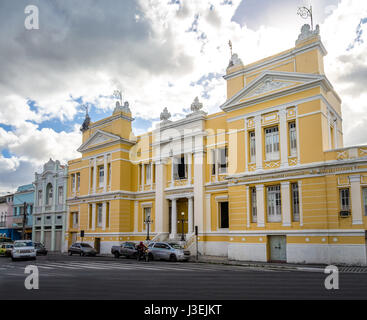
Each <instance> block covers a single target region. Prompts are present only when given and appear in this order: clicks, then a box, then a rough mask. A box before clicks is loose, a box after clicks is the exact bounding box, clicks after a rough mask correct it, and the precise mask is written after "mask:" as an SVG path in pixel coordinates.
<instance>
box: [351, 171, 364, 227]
mask: <svg viewBox="0 0 367 320" xmlns="http://www.w3.org/2000/svg"><path fill="white" fill-rule="evenodd" d="M349 181H350V186H351V188H350V193H351V197H352V219H353V223H352V224H353V225H361V224H363V215H362V195H361V176H360V175H353V176H349Z"/></svg>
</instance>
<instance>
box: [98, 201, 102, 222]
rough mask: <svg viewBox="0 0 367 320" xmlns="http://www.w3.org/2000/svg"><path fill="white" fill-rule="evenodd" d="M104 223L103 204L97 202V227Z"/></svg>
mask: <svg viewBox="0 0 367 320" xmlns="http://www.w3.org/2000/svg"><path fill="white" fill-rule="evenodd" d="M102 223H103V204H102V203H98V204H97V227H102Z"/></svg>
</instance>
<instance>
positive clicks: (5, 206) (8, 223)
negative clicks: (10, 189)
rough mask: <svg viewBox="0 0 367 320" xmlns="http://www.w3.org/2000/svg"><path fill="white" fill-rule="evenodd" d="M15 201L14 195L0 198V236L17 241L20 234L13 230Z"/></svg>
mask: <svg viewBox="0 0 367 320" xmlns="http://www.w3.org/2000/svg"><path fill="white" fill-rule="evenodd" d="M13 201H14V194H7V195H6V196H3V197H0V236H3V237H7V238H10V239H13V240H17V239H18V238H16V237H18V233H17V234H14V229H13Z"/></svg>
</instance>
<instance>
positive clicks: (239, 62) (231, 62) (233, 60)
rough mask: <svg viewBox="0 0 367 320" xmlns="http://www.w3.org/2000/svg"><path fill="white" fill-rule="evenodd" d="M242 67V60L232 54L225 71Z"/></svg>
mask: <svg viewBox="0 0 367 320" xmlns="http://www.w3.org/2000/svg"><path fill="white" fill-rule="evenodd" d="M242 65H243V62H242V60H241V59H240V58H239V57H238V54H237V53H234V54H232V58H231V60H229V65H228V67H227V69H228V68H232V67H237V66H242Z"/></svg>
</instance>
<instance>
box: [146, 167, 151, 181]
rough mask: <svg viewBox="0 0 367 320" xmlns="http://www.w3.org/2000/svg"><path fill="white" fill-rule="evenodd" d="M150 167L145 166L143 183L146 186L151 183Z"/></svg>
mask: <svg viewBox="0 0 367 320" xmlns="http://www.w3.org/2000/svg"><path fill="white" fill-rule="evenodd" d="M151 169H152V167H151V166H150V164H147V165H145V181H146V184H151V182H152V170H151Z"/></svg>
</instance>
